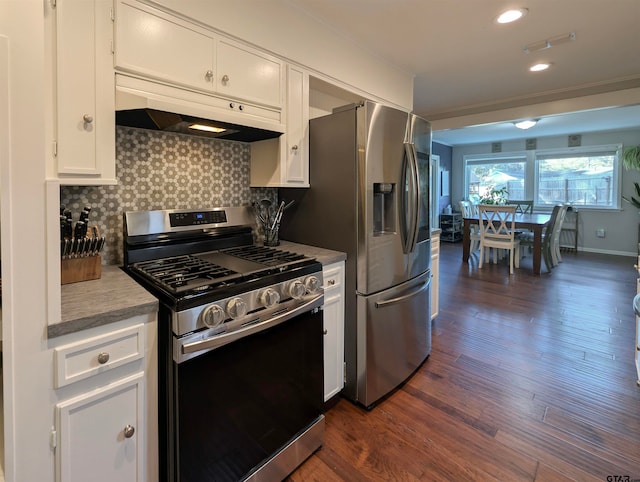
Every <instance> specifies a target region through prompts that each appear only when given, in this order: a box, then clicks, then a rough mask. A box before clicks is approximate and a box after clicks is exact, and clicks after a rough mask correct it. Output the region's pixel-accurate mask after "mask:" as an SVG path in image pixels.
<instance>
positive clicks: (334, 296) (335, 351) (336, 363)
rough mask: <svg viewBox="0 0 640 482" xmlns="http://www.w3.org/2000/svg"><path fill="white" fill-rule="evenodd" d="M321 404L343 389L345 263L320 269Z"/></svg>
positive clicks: (341, 262)
mask: <svg viewBox="0 0 640 482" xmlns="http://www.w3.org/2000/svg"><path fill="white" fill-rule="evenodd" d="M322 276H323V278H324V305H323V308H322V309H323V310H324V401H325V402H326V401H327V400H329V399H330V398H331V397H333V396H334V395H336V394H338V393H339V392H340V391H341V390H342V388H343V387H344V261H340V262H338V263H333V264H330V265H327V266H325V267H324V268H323V273H322Z"/></svg>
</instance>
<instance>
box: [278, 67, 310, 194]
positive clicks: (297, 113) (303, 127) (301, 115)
mask: <svg viewBox="0 0 640 482" xmlns="http://www.w3.org/2000/svg"><path fill="white" fill-rule="evenodd" d="M308 129H309V75H308V74H307V72H305V71H303V70H301V69H298V68H295V67H293V66H289V68H288V69H287V133H286V134H285V136H286V137H285V141H284V142H285V143H286V153H285V166H286V171H285V179H284V184H285V185H287V186H291V187H296V186H298V187H308V186H309V154H308V150H307V146H308V143H309V138H308V135H307V134H308Z"/></svg>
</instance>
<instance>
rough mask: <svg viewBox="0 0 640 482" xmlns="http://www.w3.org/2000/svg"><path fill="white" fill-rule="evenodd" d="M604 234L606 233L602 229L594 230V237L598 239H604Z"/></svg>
mask: <svg viewBox="0 0 640 482" xmlns="http://www.w3.org/2000/svg"><path fill="white" fill-rule="evenodd" d="M606 234H607V232H606V231H605V230H604V228H598V229H596V236H598V237H599V238H604V237H605V235H606Z"/></svg>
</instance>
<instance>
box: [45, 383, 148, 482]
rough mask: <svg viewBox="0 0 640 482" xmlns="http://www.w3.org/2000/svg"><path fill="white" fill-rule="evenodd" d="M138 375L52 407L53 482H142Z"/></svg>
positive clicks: (141, 431)
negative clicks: (55, 435) (55, 432)
mask: <svg viewBox="0 0 640 482" xmlns="http://www.w3.org/2000/svg"><path fill="white" fill-rule="evenodd" d="M143 390H144V385H143V373H138V374H136V375H132V376H131V377H128V378H125V379H122V380H119V381H118V382H115V383H112V384H110V385H107V386H105V387H103V388H99V389H97V390H94V391H92V392H89V393H86V394H83V395H80V396H78V397H75V398H73V399H71V400H68V401H64V402H61V403H59V404H57V405H56V417H57V427H58V432H59V434H58V435H59V442H58V448H57V450H56V455H57V467H58V469H57V480H58V482H86V481H88V480H90V481H92V482H113V481H116V480H117V481H118V482H135V481H138V482H143V473H144V472H143V467H142V466H143V464H142V463H141V454H142V453H144V447H143V445H144V442H143V440H144V427H143V426H142V424H143V420H144V417H143V412H142V410H143Z"/></svg>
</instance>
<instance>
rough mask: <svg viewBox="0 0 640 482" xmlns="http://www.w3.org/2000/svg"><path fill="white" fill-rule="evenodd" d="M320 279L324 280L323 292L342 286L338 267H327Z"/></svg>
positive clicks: (339, 267)
mask: <svg viewBox="0 0 640 482" xmlns="http://www.w3.org/2000/svg"><path fill="white" fill-rule="evenodd" d="M322 277H323V279H324V285H323V288H324V289H325V290H327V289H331V288H336V287H338V286H341V285H342V269H341V266H340V265H337V266H335V267H331V266H330V267H329V268H328V269H325V270H324V271H323V273H322Z"/></svg>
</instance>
